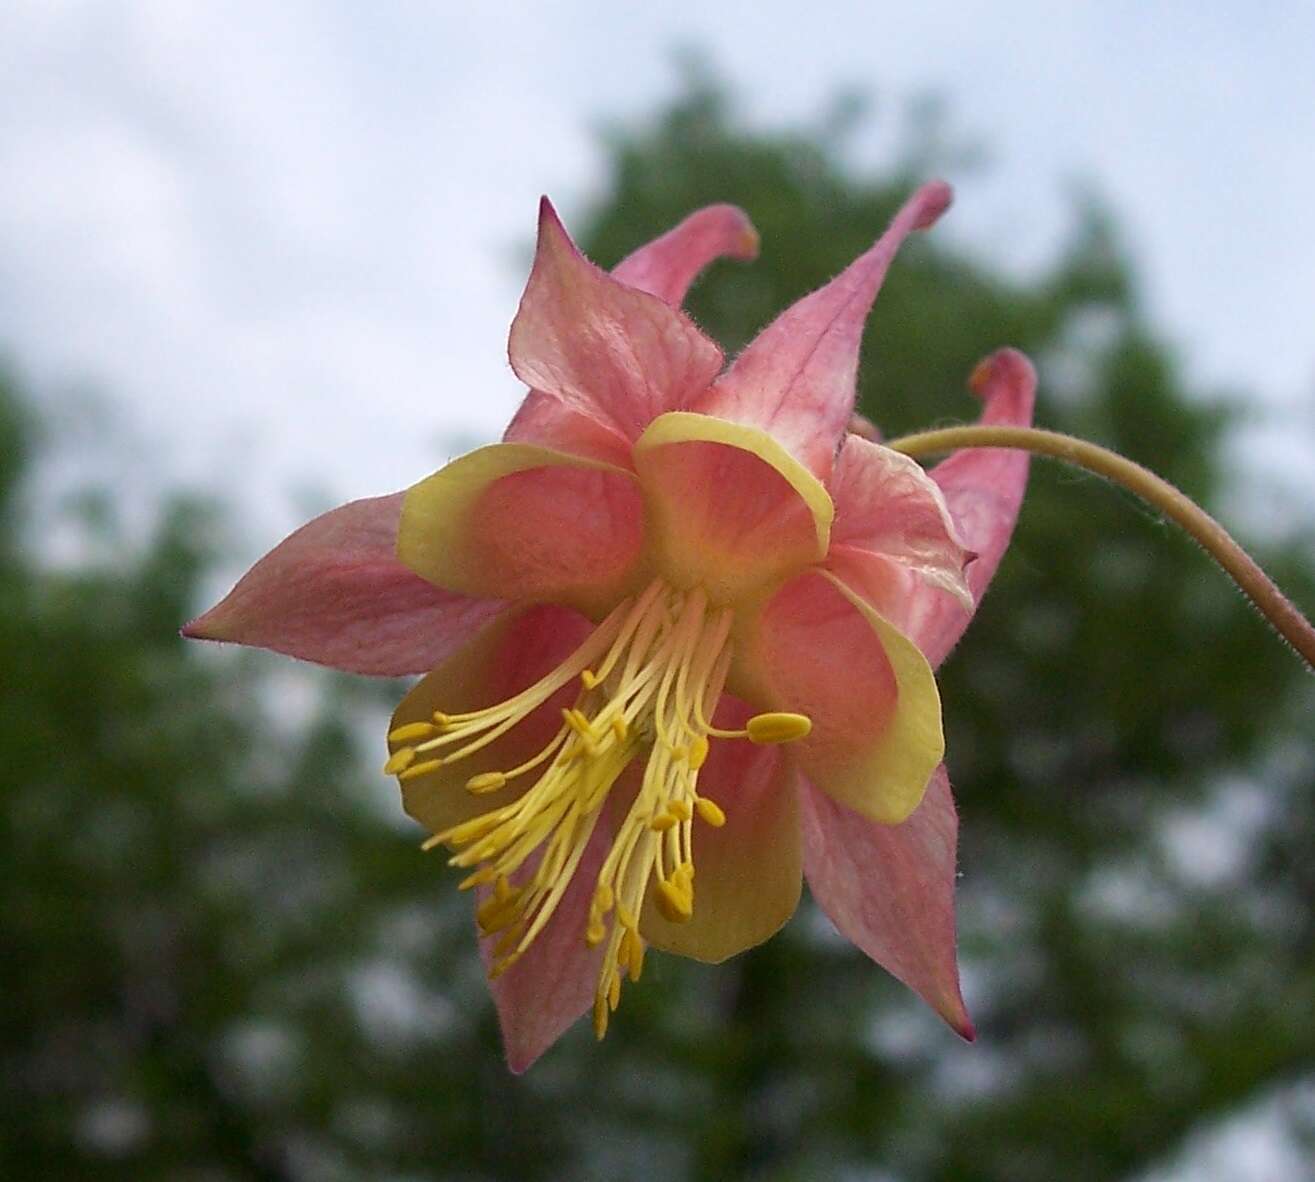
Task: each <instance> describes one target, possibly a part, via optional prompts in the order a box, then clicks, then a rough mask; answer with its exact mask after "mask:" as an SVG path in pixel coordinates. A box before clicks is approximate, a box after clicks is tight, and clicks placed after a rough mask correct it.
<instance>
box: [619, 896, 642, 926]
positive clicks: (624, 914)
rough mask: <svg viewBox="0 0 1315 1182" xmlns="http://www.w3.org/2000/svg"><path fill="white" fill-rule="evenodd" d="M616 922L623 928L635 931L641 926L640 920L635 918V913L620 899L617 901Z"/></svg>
mask: <svg viewBox="0 0 1315 1182" xmlns="http://www.w3.org/2000/svg"><path fill="white" fill-rule="evenodd" d="M616 922H617V923H619V924H620V925H621V926H622V927H623V928H629V929H630V930H631V931H635V930H637V929H638V928H639V921H638V920H637V919H636V918H635V913H634V912H633V911H631V910H630V908H629V907H627V906H626V905H625V904H624V903H622V902H621V900H620V899H618V900H617V901H616Z"/></svg>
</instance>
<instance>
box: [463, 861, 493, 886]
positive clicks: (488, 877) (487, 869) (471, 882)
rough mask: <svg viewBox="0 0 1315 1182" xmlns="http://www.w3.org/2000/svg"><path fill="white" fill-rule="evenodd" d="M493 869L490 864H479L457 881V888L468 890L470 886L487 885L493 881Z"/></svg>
mask: <svg viewBox="0 0 1315 1182" xmlns="http://www.w3.org/2000/svg"><path fill="white" fill-rule="evenodd" d="M494 874H495V871H494V869H493V867H492V866H481V867H479V869H477V870H472V871H471V872H470V873H469V874H467V875H466V877H465V878H463V879H462V880H461V881H460V882H459V883H457V890H459V891H468V890H470V888H471V887H477V886H487V885H488V884H489V883H490V882H492V881H493V878H494Z"/></svg>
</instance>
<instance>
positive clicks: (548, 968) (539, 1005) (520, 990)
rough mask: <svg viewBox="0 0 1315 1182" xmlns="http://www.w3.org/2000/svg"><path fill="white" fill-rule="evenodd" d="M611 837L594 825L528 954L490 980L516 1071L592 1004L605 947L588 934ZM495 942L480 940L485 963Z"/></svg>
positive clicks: (511, 1064)
mask: <svg viewBox="0 0 1315 1182" xmlns="http://www.w3.org/2000/svg"><path fill="white" fill-rule="evenodd" d="M611 839H612V835H611V832H610V831H609V830H608V829H607V827H606V826H605V825H604V824H602V823H600V824H599V825H598V826H597V827H596V828H595V829H594V832H593V835H592V836H591V837H590V839H589V845H588V846H587V847H586V849H585V852H584V856H583V857H582V858H581V859H580V865H579V866H578V867H576V871H575V875H574V877H573V878H572V879H571V885H570V886H568V887H567V888H566V892H565V894H564V895H563V896H562V900H561V902H560V903H559V904H558V907H557V910H556V911H555V912H554V913H553V917H552V918H551V919H550V920H549V921H548V922H547V923H546V924H545V925H544V928H543V930H542V931H541V932H540V933H539V934H538V936H536V937H535V940H534V943H532V944H531V945H530V946H529V948H527V949H526V951H525V954H524V955H523V956H522V957H521V958H520V959H519V960H518V961H517V962H516V963H515V964H513V965H512V966H511V968H509V969H508V970H507V971H506V972H505V973H503V974H502V975H501V976H500V977H498V978H497V979H496V980H495V981H493V982H492V983H491V984H490V989H491V990H492V992H493V1001H494V1004H495V1005H496V1006H497V1009H498V1022H499V1024H500V1025H501V1026H502V1043H503V1049H504V1050H505V1051H506V1055H507V1065H508V1066H509V1067H510V1068H511V1069H512V1071H514V1072H516V1073H517V1074H520V1073H521V1072H522V1071H524V1070H525V1069H526V1068H527V1067H529V1066H530V1065H531V1064H532V1063H533V1062H534V1061H535V1060H536V1059H537V1058H538V1057H539V1056H540V1055H542V1054H543V1052H544V1051H546V1050H547V1049H548V1048H549V1047H550V1046H552V1044H553V1043H555V1042H556V1041H557V1040H558V1039H559V1038H560V1037H561V1036H562V1034H563V1033H564V1032H565V1031H566V1030H567V1028H568V1027H570V1026H571V1025H572V1024H573V1023H574V1022H575V1020H576V1019H577V1018H579V1017H580V1016H581V1015H582V1014H583V1013H584V1012H585V1011H586V1010H588V1009H590V1008H591V1007H592V1006H593V1001H594V990H595V988H596V987H597V982H598V973H599V970H600V968H601V967H602V961H603V954H604V951H605V949H606V947H607V945H606V944H605V943H604V944H600V945H598V946H596V947H594V948H590V947H589V946H588V945H587V944H586V943H585V939H584V934H585V927H586V925H587V923H588V916H589V903H590V901H591V900H592V898H593V894H594V888H595V886H596V885H597V882H598V872H599V870H601V869H602V866H603V859H604V858H605V857H606V856H607V851H608V849H609V848H610V845H611ZM496 942H497V941H496V938H494V937H490V938H488V939H483V940H481V941H480V952H481V954H482V955H483V957H484V963H485V964H486V965H490V964H491V963H492V949H493V945H494V944H495V943H496Z"/></svg>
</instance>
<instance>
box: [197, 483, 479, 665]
mask: <svg viewBox="0 0 1315 1182" xmlns="http://www.w3.org/2000/svg"><path fill="white" fill-rule="evenodd" d="M402 496H403V494H402V493H394V494H393V495H392V496H387V497H371V498H369V499H368V500H361V501H352V502H351V503H350V504H347V505H343V506H341V507H340V508H337V509H333V510H331V511H329V512H328V513H324V514H322V515H321V516H319V517H317V518H315V520H314V521H311V522H308V523H307V524H306V525H303V526H302V527H301V528H300V529H299V530H297V531H296V532H295V533H293V534H291V535H290V536H289V537H287V538H285V539H284V540H283V541H282V542H280V543H279V544H278V545H277V546H275V547H274V549H273V550H271V551H270V552H269V553H268V554H266V555H265V557H264V558H262V559H260V561H259V562H257V563H256V564H255V566H253V567H252V568H251V569H250V570H249V571H248V572H247V573H246V574H245V575H243V576H242V578H241V580H240V581H239V582H238V584H237V586H236V587H234V588H233V590H232V591H230V592H229V593H228V595H226V596H225V597H224V598H223V599H222V600H221V601H220V602H219V603H218V604H217V605H216V606H214V607H212V608H211V609H210V610H209V611H208V612H206V613H204V614H203V615H201V616H198V617H197V618H196V619H195V620H193V621H192V622H191V623H190V624H188V625H187V626H186V627H185V628H183V635H184V636H189V637H195V638H198V639H202V640H220V641H229V642H231V643H233V644H245V645H254V646H255V647H257V648H267V649H272V650H273V651H275V652H279V653H285V654H287V655H288V656H292V657H300V658H301V659H302V660H304V661H314V662H316V663H317V664H320V665H330V666H332V667H333V668H335V669H343V670H346V671H347V672H350V673H369V674H378V675H382V676H386V677H400V676H402V675H403V674H409V673H425V672H428V671H429V670H430V669H431V668H433V667H434V666H435V665H437V664H438V663H439V662H440V661H442V660H443V659H444V658H445V657H447V656H448V655H449V654H450V653H451V652H452V651H453V650H454V649H456V648H457V647H458V646H459V645H461V644H462V643H464V642H465V641H466V640H467V639H468V638H469V637H470V635H471V634H472V633H473V632H475V631H477V630H478V629H479V628H481V627H482V626H483V625H484V624H486V623H488V621H490V620H491V619H493V617H494V616H496V615H497V614H498V613H499V612H501V611H502V610H504V607H505V605H504V604H502V603H499V602H497V601H495V600H490V599H475V598H471V597H469V596H466V595H458V594H456V593H455V592H451V591H444V590H442V589H441V588H438V587H435V586H434V585H433V584H432V583H428V582H426V581H425V580H424V579H422V578H420V576H419V575H417V574H415V573H414V572H412V571H410V570H408V569H407V568H406V567H405V566H403V565H402V564H401V563H400V562H399V561H398V560H397V557H396V555H395V554H394V546H395V545H396V541H397V522H398V517H399V515H400V513H401V507H402Z"/></svg>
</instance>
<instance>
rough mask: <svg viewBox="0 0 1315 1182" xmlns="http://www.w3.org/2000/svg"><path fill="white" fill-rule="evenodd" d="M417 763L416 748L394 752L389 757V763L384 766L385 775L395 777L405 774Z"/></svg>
mask: <svg viewBox="0 0 1315 1182" xmlns="http://www.w3.org/2000/svg"><path fill="white" fill-rule="evenodd" d="M390 737H391V736H390ZM415 761H416V749H415V748H414V747H403V748H402V749H401V750H400V751H394V752H393V753H392V755H390V756H389V757H388V762H387V763H385V764H384V775H385V776H395V775H397V774H398V773H399V772H404V771H406V769H407V768H409V767H410V766H411V765H412V764H413V763H415Z"/></svg>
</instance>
